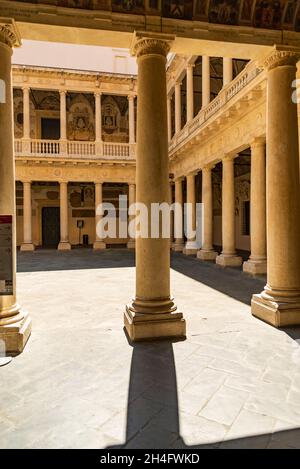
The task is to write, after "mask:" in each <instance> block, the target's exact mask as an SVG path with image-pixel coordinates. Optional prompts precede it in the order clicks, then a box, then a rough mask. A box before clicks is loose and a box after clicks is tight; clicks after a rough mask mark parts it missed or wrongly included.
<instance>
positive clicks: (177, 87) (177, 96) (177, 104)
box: [175, 83, 181, 134]
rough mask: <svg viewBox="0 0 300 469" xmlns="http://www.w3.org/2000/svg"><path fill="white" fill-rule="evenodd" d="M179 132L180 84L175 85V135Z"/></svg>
mask: <svg viewBox="0 0 300 469" xmlns="http://www.w3.org/2000/svg"><path fill="white" fill-rule="evenodd" d="M180 130H181V83H176V85H175V133H176V134H177V133H178V132H180Z"/></svg>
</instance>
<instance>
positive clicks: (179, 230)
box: [173, 178, 184, 252]
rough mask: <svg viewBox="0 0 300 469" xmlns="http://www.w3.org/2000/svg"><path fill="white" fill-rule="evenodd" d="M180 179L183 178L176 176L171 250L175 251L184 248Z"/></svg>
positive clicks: (180, 250)
mask: <svg viewBox="0 0 300 469" xmlns="http://www.w3.org/2000/svg"><path fill="white" fill-rule="evenodd" d="M182 181H183V178H178V179H176V180H175V204H176V205H175V213H174V225H175V243H174V244H173V251H175V252H182V251H183V249H184V238H183V193H182Z"/></svg>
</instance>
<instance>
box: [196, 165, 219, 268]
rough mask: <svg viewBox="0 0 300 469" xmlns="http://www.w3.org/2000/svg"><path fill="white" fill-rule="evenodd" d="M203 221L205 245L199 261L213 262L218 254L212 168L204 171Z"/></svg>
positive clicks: (199, 254)
mask: <svg viewBox="0 0 300 469" xmlns="http://www.w3.org/2000/svg"><path fill="white" fill-rule="evenodd" d="M202 211H203V212H202V220H203V230H202V231H203V240H202V241H203V244H202V249H201V250H200V251H198V254H197V257H198V259H202V260H205V261H213V260H215V259H216V257H217V253H216V252H215V251H214V248H213V234H214V230H213V190H212V168H211V167H206V168H203V170H202Z"/></svg>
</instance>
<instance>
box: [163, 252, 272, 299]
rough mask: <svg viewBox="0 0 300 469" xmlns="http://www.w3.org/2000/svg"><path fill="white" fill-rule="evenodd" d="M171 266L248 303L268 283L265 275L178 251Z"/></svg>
mask: <svg viewBox="0 0 300 469" xmlns="http://www.w3.org/2000/svg"><path fill="white" fill-rule="evenodd" d="M171 267H172V269H174V270H176V272H179V273H181V274H183V275H186V276H187V277H189V278H192V279H193V280H196V281H197V282H200V283H203V284H204V285H206V286H208V287H210V288H213V289H214V290H217V291H219V292H221V293H224V294H225V295H227V296H230V297H231V298H234V299H235V300H238V301H240V302H242V303H245V304H247V305H250V303H251V298H252V295H253V293H260V292H261V291H262V290H263V289H264V287H265V284H266V278H265V277H264V276H262V277H252V276H250V275H248V274H245V273H244V272H243V271H242V269H239V268H229V267H227V268H223V267H220V266H219V265H217V264H215V263H214V262H204V261H200V260H198V259H196V258H195V257H187V256H184V255H183V254H178V253H173V254H172V256H171Z"/></svg>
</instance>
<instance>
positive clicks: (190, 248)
mask: <svg viewBox="0 0 300 469" xmlns="http://www.w3.org/2000/svg"><path fill="white" fill-rule="evenodd" d="M198 251H199V247H198V246H197V244H196V243H195V242H193V241H192V242H190V241H188V242H187V243H186V245H185V247H184V249H183V251H182V252H183V254H185V255H186V256H196V255H197V252H198Z"/></svg>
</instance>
